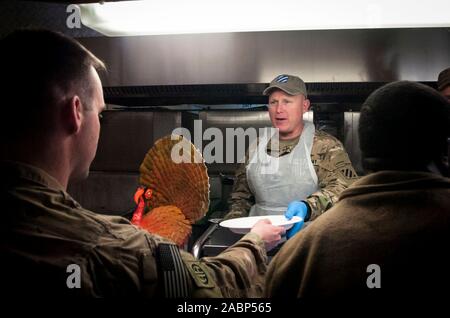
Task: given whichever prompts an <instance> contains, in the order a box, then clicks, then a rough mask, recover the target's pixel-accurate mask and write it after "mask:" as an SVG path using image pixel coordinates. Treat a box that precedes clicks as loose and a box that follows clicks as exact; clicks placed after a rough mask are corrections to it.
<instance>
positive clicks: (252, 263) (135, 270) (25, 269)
mask: <svg viewBox="0 0 450 318" xmlns="http://www.w3.org/2000/svg"><path fill="white" fill-rule="evenodd" d="M0 167H1V169H0V170H1V172H2V179H3V180H2V189H1V202H2V206H3V210H2V217H3V218H2V222H0V228H1V231H0V233H1V243H0V254H1V259H2V262H1V265H0V267H1V268H0V269H1V271H0V273H1V274H0V276H1V278H0V280H1V281H2V288H3V289H4V290H5V291H8V292H9V294H10V295H14V294H15V293H18V294H20V295H23V294H32V295H35V294H36V293H38V294H39V295H43V296H47V295H57V296H61V295H69V296H71V295H75V296H87V297H109V296H127V297H130V296H133V295H136V296H143V297H153V296H157V297H159V296H164V295H165V294H164V293H163V292H162V288H161V286H163V285H164V282H163V278H162V277H161V266H162V265H161V264H160V263H159V261H158V255H160V254H158V252H157V250H158V246H160V245H166V244H162V243H169V245H168V246H171V248H176V247H175V245H173V244H172V243H171V242H169V241H167V240H164V239H163V238H161V237H159V236H156V235H152V234H150V233H148V232H146V231H144V230H141V229H139V228H137V227H136V226H134V225H131V224H130V222H129V221H128V220H126V219H125V218H122V217H117V216H105V215H99V214H95V213H93V212H90V211H88V210H85V209H83V208H82V207H81V206H80V205H79V204H78V203H77V202H76V201H75V200H74V199H73V198H72V197H71V196H70V195H69V194H68V193H67V192H66V191H65V190H64V189H63V188H62V186H61V185H60V184H59V183H58V182H57V181H56V180H55V179H54V178H52V177H51V176H50V175H48V174H47V173H46V172H44V171H43V170H41V169H38V168H36V167H33V166H29V165H25V164H19V163H13V162H3V163H2V164H1V166H0ZM176 250H177V251H178V248H176ZM180 253H181V260H182V261H179V262H178V263H177V262H175V266H178V267H179V268H181V270H182V272H183V273H184V275H185V276H184V277H185V280H183V281H184V282H185V285H184V288H187V290H188V291H189V295H190V297H259V296H261V294H262V287H263V275H264V274H265V271H266V263H267V256H266V250H265V247H264V243H263V241H262V240H261V239H260V237H259V236H258V235H256V234H254V233H249V234H247V235H246V236H244V237H243V238H242V239H241V240H240V241H238V242H237V243H236V244H234V245H233V246H231V247H230V248H229V249H227V250H226V251H224V252H223V253H221V254H220V255H218V256H216V257H208V258H203V259H200V260H197V259H195V258H194V257H193V256H192V255H191V254H189V253H187V252H185V251H183V250H181V251H180ZM172 254H173V252H172ZM179 259H180V258H178V260H179ZM180 264H183V266H184V268H183V266H180ZM69 265H71V266H75V267H77V268H78V274H79V278H78V280H79V285H78V286H77V285H76V279H75V277H70V275H71V274H72V272H71V270H72V269H73V274H75V273H76V271H75V269H74V267H69ZM71 284H72V285H71ZM74 286H75V287H74Z"/></svg>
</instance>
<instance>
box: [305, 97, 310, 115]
mask: <svg viewBox="0 0 450 318" xmlns="http://www.w3.org/2000/svg"><path fill="white" fill-rule="evenodd" d="M310 106H311V103H310V101H309V99H307V98H305V100H304V101H303V112H304V113H306V112H307V111H308V110H309V107H310Z"/></svg>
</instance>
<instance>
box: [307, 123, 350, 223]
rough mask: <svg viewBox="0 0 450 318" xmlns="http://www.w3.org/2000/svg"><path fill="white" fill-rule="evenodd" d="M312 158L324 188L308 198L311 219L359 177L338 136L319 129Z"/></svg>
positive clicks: (326, 208) (330, 205) (331, 204)
mask: <svg viewBox="0 0 450 318" xmlns="http://www.w3.org/2000/svg"><path fill="white" fill-rule="evenodd" d="M311 160H312V163H313V165H314V168H315V170H316V173H317V177H318V179H319V180H318V181H319V187H320V190H319V191H316V192H314V193H313V194H311V195H310V196H309V197H308V198H307V199H306V200H305V201H307V202H308V204H309V206H310V207H311V216H310V220H314V219H315V218H317V217H318V216H319V215H321V214H322V213H323V212H325V211H326V210H328V209H329V208H330V207H332V206H333V204H335V203H336V202H337V201H338V199H339V195H340V194H341V192H342V191H344V190H345V189H347V188H348V187H349V186H350V185H351V184H352V183H353V182H354V181H355V180H356V179H357V178H358V176H357V174H356V172H355V169H354V168H353V166H352V163H351V162H350V159H349V157H348V154H347V152H346V151H345V149H344V146H343V145H342V143H341V142H340V141H339V140H337V139H336V138H335V137H333V136H331V135H329V134H327V133H325V132H322V131H316V135H315V136H314V143H313V147H312V150H311Z"/></svg>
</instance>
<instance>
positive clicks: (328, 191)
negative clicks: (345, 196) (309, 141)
mask: <svg viewBox="0 0 450 318" xmlns="http://www.w3.org/2000/svg"><path fill="white" fill-rule="evenodd" d="M299 139H300V136H299V137H297V138H295V139H293V140H289V141H283V140H280V143H279V152H278V151H277V150H278V149H277V150H272V149H270V142H269V143H268V145H267V153H269V154H270V155H272V156H275V157H278V156H283V155H286V154H288V153H290V152H291V151H292V149H294V147H295V146H296V145H297V143H298V141H299ZM311 161H312V163H313V165H314V169H315V171H316V174H317V177H318V182H319V187H320V190H319V191H317V192H314V193H312V194H311V195H310V196H309V197H307V198H306V200H305V201H306V202H307V203H308V205H309V206H310V208H311V211H310V212H311V215H310V218H309V220H314V219H315V218H316V217H318V216H319V215H320V214H322V213H323V212H325V211H326V210H327V209H329V208H330V207H331V206H333V204H334V203H336V202H337V200H338V198H339V195H340V193H341V192H342V191H344V190H345V189H346V188H348V186H349V185H350V184H352V183H353V182H354V181H355V180H356V179H357V178H358V177H357V174H356V172H355V169H354V168H353V166H352V164H351V162H350V159H349V157H348V154H347V152H346V151H345V149H344V146H343V145H342V143H341V142H340V141H339V140H338V139H336V138H335V137H333V136H331V135H329V134H327V133H325V132H323V131H320V130H316V132H315V135H314V140H313V146H312V149H311ZM247 164H248V153H247V155H246V159H245V163H243V164H241V165H240V166H239V168H238V169H237V171H236V180H235V183H234V186H233V191H232V193H231V196H230V199H229V202H228V203H229V206H230V212H229V213H228V214H227V215H226V216H225V218H226V219H230V218H236V217H243V216H248V214H249V212H250V208H251V207H252V205H253V204H254V203H255V198H254V196H253V193H252V192H251V190H250V188H249V186H248V183H247V173H246V168H247Z"/></svg>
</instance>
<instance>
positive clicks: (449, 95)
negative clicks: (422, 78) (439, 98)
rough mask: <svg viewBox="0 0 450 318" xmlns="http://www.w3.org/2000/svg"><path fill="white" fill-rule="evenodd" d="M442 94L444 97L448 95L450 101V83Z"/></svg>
mask: <svg viewBox="0 0 450 318" xmlns="http://www.w3.org/2000/svg"><path fill="white" fill-rule="evenodd" d="M441 94H442V95H444V97H446V98H447V99H448V100H449V101H450V85H448V86H447V87H445V88H444V89H443V90H442V91H441Z"/></svg>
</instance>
